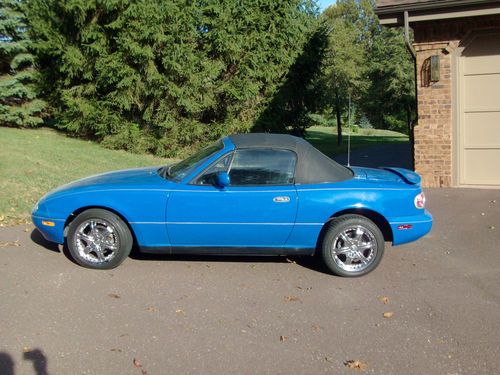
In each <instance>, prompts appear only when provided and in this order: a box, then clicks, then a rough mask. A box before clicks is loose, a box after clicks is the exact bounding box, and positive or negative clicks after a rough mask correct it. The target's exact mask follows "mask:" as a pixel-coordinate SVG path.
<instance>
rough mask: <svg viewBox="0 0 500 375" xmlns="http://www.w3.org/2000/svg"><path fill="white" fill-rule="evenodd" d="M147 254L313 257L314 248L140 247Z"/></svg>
mask: <svg viewBox="0 0 500 375" xmlns="http://www.w3.org/2000/svg"><path fill="white" fill-rule="evenodd" d="M139 250H140V251H141V252H142V253H148V254H197V255H249V256H254V255H258V256H275V255H313V254H314V251H315V249H314V248H295V247H287V248H283V247H243V246H241V247H240V246H140V247H139Z"/></svg>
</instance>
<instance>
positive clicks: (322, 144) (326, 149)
mask: <svg viewBox="0 0 500 375" xmlns="http://www.w3.org/2000/svg"><path fill="white" fill-rule="evenodd" d="M343 135H344V137H343V140H342V145H341V146H337V130H336V128H330V127H326V126H313V127H310V128H309V129H307V135H306V139H307V140H308V141H309V142H311V143H312V144H313V145H314V147H316V148H317V149H319V150H320V151H321V152H323V153H324V154H325V155H328V156H330V157H333V156H336V155H339V154H344V153H346V152H347V131H344V134H343ZM408 142H409V141H408V136H406V135H404V134H401V133H398V132H394V131H391V130H381V129H359V130H358V133H356V134H351V149H356V148H362V147H368V146H373V145H381V144H396V143H398V144H400V143H408Z"/></svg>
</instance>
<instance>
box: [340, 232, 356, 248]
mask: <svg viewBox="0 0 500 375" xmlns="http://www.w3.org/2000/svg"><path fill="white" fill-rule="evenodd" d="M339 237H340V238H341V239H342V240H343V241H344V244H346V245H347V244H349V245H354V244H353V242H352V240H351V238H349V235H348V234H347V233H346V231H343V232H342V233H340V235H339Z"/></svg>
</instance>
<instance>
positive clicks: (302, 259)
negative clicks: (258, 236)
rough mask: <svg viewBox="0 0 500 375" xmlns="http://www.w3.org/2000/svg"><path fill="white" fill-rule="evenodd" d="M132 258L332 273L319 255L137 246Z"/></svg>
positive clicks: (131, 254)
mask: <svg viewBox="0 0 500 375" xmlns="http://www.w3.org/2000/svg"><path fill="white" fill-rule="evenodd" d="M130 258H132V259H134V260H140V261H166V262H195V263H196V262H217V263H224V262H233V263H235V262H236V263H293V264H297V265H299V266H301V267H304V268H308V269H310V270H312V271H316V272H320V273H324V274H328V275H331V272H329V270H328V268H327V267H326V266H325V265H324V263H323V262H322V260H321V258H320V257H318V256H273V255H269V256H246V255H196V254H147V253H141V252H140V251H138V250H137V249H136V248H134V249H133V251H132V252H131V253H130Z"/></svg>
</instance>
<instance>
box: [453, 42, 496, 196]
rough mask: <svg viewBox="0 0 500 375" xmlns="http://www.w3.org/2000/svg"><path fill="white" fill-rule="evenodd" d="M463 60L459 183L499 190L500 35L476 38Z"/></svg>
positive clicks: (461, 72)
mask: <svg viewBox="0 0 500 375" xmlns="http://www.w3.org/2000/svg"><path fill="white" fill-rule="evenodd" d="M460 60H461V61H460V128H459V182H460V184H462V185H499V186H500V33H491V34H484V35H479V36H477V37H476V38H474V39H473V40H472V41H471V42H470V44H468V45H467V47H466V48H465V49H464V51H463V52H462V57H461V58H460Z"/></svg>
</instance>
